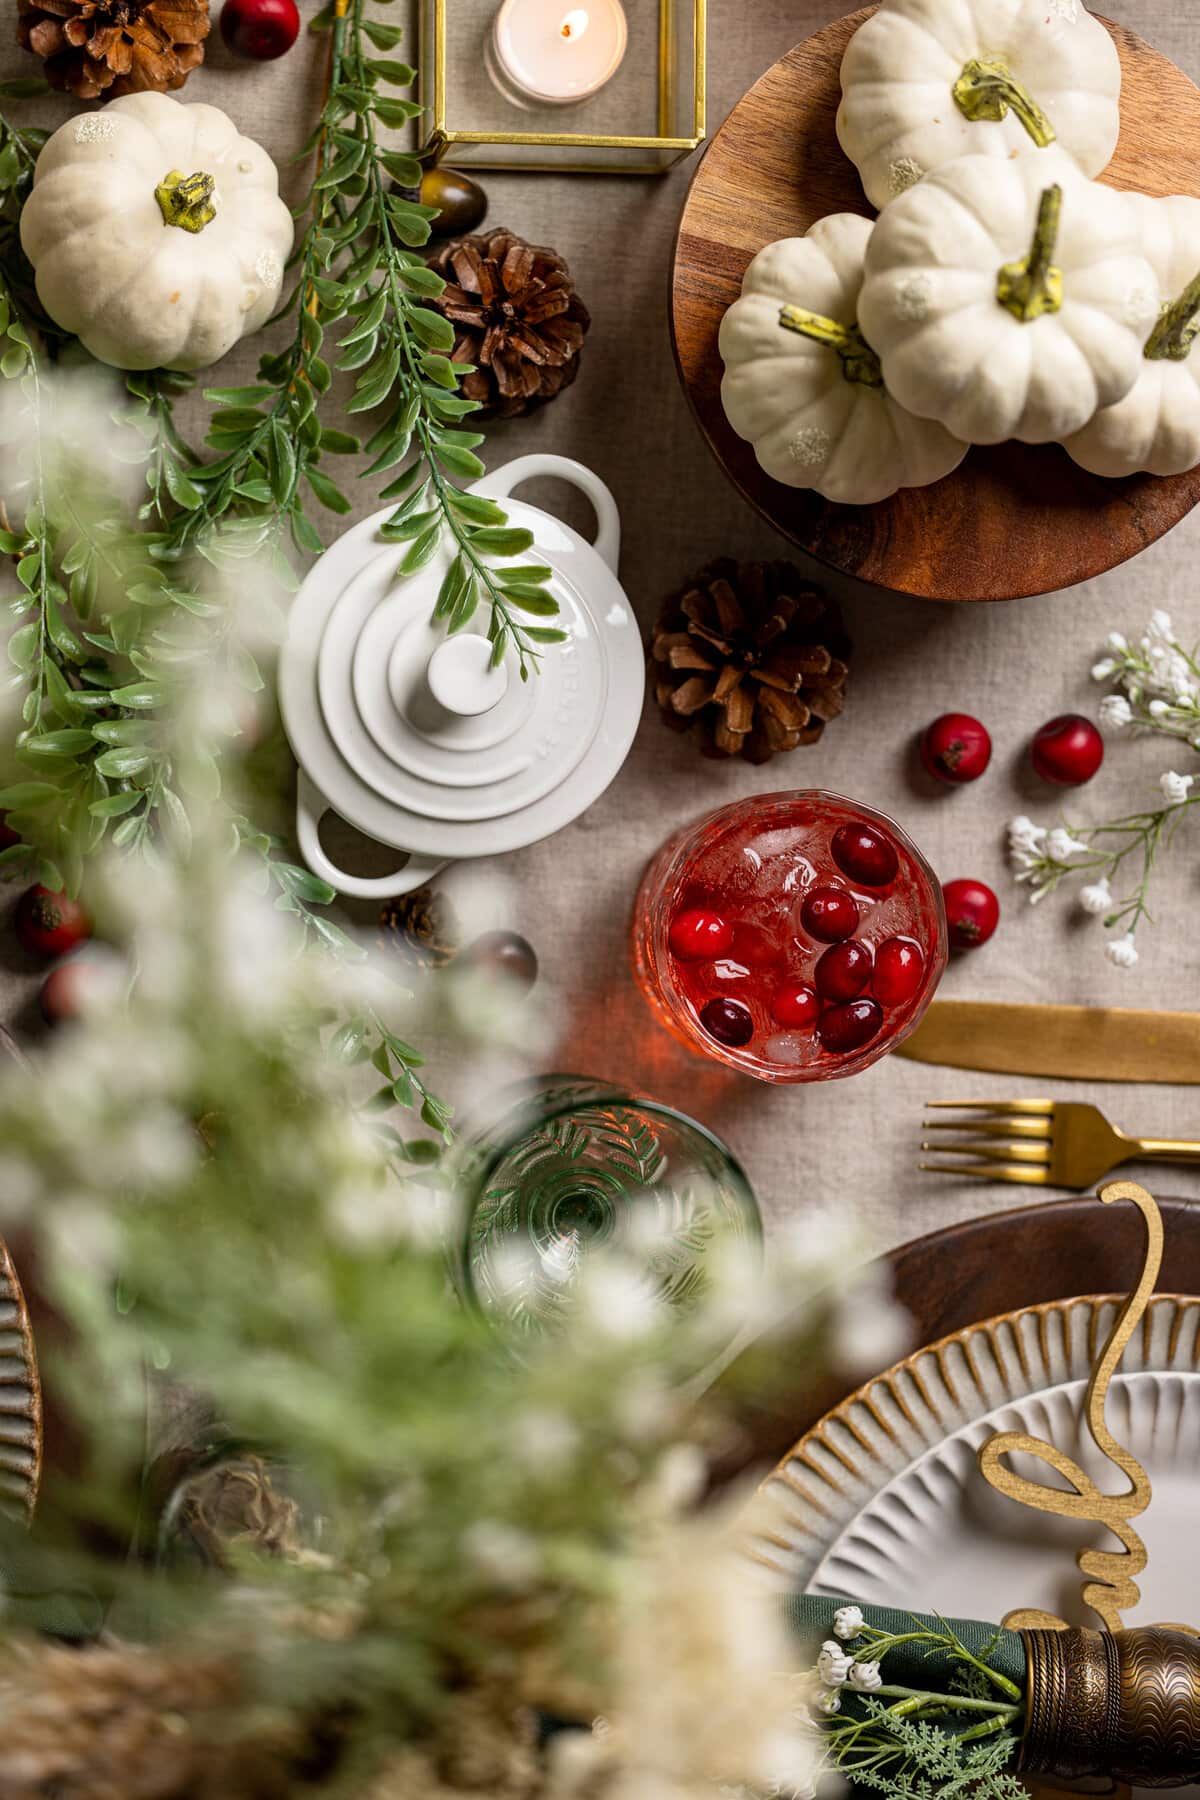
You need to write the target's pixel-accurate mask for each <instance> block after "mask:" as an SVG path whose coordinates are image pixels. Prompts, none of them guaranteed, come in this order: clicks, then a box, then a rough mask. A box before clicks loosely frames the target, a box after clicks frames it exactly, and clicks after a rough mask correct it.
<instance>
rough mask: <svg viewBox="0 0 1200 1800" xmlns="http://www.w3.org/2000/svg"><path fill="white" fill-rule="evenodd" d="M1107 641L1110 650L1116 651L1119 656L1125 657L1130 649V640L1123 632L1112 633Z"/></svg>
mask: <svg viewBox="0 0 1200 1800" xmlns="http://www.w3.org/2000/svg"><path fill="white" fill-rule="evenodd" d="M1105 641H1106V643H1107V644H1108V647H1109V649H1110V650H1115V651H1116V652H1117V654H1118V655H1119V656H1123V655H1124V654H1125V652H1126V651H1127V650H1128V648H1129V639H1128V638H1127V637H1126V636H1125V634H1124V633H1123V632H1121V631H1110V632H1109V634H1108V637H1107V639H1106V640H1105Z"/></svg>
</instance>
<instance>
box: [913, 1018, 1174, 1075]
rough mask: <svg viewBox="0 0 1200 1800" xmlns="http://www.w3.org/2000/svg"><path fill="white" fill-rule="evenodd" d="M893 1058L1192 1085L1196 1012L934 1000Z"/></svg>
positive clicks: (1026, 1072) (1014, 1072)
mask: <svg viewBox="0 0 1200 1800" xmlns="http://www.w3.org/2000/svg"><path fill="white" fill-rule="evenodd" d="M896 1055H897V1056H909V1057H912V1059H913V1060H914V1061H915V1062H924V1063H944V1064H946V1065H947V1066H948V1067H950V1068H952V1069H985V1070H988V1071H990V1072H991V1073H993V1074H997V1075H1054V1076H1057V1077H1059V1078H1061V1079H1064V1080H1067V1081H1164V1082H1180V1083H1198V1082H1200V1013H1186V1012H1136V1011H1134V1010H1132V1009H1131V1008H1124V1007H1118V1006H1111V1007H1103V1006H1009V1005H1001V1004H998V1003H993V1002H990V1001H977V1000H935V1001H934V1003H933V1005H932V1006H931V1007H930V1008H929V1011H928V1012H927V1013H926V1014H925V1017H924V1018H923V1019H922V1021H921V1023H920V1025H918V1027H917V1029H916V1031H915V1032H914V1033H913V1035H912V1036H911V1037H910V1038H908V1039H907V1041H906V1042H905V1043H903V1044H901V1045H900V1046H899V1047H898V1049H897V1051H896Z"/></svg>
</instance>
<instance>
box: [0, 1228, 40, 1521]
mask: <svg viewBox="0 0 1200 1800" xmlns="http://www.w3.org/2000/svg"><path fill="white" fill-rule="evenodd" d="M41 1472H42V1390H41V1386H40V1383H39V1381H38V1370H37V1357H36V1354H35V1352H34V1346H33V1331H32V1328H31V1326H30V1323H29V1313H28V1310H27V1308H26V1305H25V1296H24V1295H23V1294H22V1292H21V1284H20V1282H19V1281H18V1280H17V1272H16V1270H15V1268H14V1267H13V1261H12V1258H11V1256H10V1255H9V1253H8V1251H7V1249H6V1248H5V1246H4V1244H3V1242H2V1241H0V1511H3V1512H4V1513H7V1514H8V1515H9V1517H11V1518H17V1519H21V1520H29V1519H31V1518H32V1517H33V1509H34V1505H35V1503H36V1501H37V1492H38V1482H39V1480H40V1478H41Z"/></svg>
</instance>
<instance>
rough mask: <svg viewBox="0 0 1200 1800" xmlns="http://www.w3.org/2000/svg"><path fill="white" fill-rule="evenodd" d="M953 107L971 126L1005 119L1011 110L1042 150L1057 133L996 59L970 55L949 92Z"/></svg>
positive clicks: (1031, 97) (1013, 77)
mask: <svg viewBox="0 0 1200 1800" xmlns="http://www.w3.org/2000/svg"><path fill="white" fill-rule="evenodd" d="M950 91H951V93H952V94H953V95H954V104H955V105H956V106H957V107H958V110H959V112H960V113H962V114H963V116H964V118H967V119H970V120H971V121H972V123H976V122H978V121H979V120H980V119H1004V118H1007V117H1008V111H1009V108H1010V107H1011V108H1012V110H1013V112H1015V113H1016V115H1017V117H1018V119H1020V121H1021V123H1022V125H1023V126H1024V127H1025V129H1026V131H1027V132H1028V133H1029V135H1030V137H1031V138H1032V139H1033V141H1034V143H1035V144H1037V145H1038V146H1039V147H1040V148H1041V149H1043V150H1044V149H1045V148H1046V145H1047V144H1052V143H1053V142H1054V140H1055V138H1056V137H1057V136H1058V133H1057V132H1056V131H1055V129H1054V127H1053V125H1052V124H1051V123H1050V121H1049V119H1048V118H1047V117H1046V115H1045V113H1044V112H1043V111H1042V109H1041V107H1040V106H1039V105H1038V103H1037V101H1036V100H1035V99H1034V97H1033V95H1032V94H1031V93H1030V92H1029V91H1028V89H1026V88H1023V87H1022V86H1021V84H1020V82H1019V81H1018V80H1017V78H1016V76H1015V75H1014V74H1013V72H1012V70H1011V69H1010V68H1009V66H1008V64H1007V63H1006V62H1005V61H1004V60H1003V58H1002V57H999V56H973V57H972V58H971V60H970V62H968V63H964V64H963V72H962V74H961V75H960V76H959V78H958V80H957V81H956V82H955V84H954V86H953V88H952V89H951V90H950Z"/></svg>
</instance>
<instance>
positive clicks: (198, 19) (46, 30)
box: [17, 0, 210, 100]
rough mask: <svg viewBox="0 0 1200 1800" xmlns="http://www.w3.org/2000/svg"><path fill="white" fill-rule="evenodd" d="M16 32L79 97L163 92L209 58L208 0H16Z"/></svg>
mask: <svg viewBox="0 0 1200 1800" xmlns="http://www.w3.org/2000/svg"><path fill="white" fill-rule="evenodd" d="M18 9H19V10H18V16H17V38H18V40H19V42H20V43H21V44H22V45H23V46H24V48H25V49H26V50H32V51H33V53H34V55H35V56H40V57H42V58H43V60H44V61H45V64H46V78H47V80H48V81H49V82H50V83H51V85H52V86H53V87H56V88H69V89H70V91H71V92H72V93H73V94H75V95H77V96H78V98H79V99H80V100H115V99H116V98H117V97H118V96H119V95H121V94H141V93H146V92H151V93H159V94H162V93H165V92H166V90H167V89H168V88H179V87H182V86H183V84H184V82H185V81H186V80H187V78H188V72H189V70H191V69H194V68H196V67H197V66H198V65H199V64H200V63H202V62H203V61H204V39H205V38H206V37H207V36H208V31H209V24H210V20H209V17H208V0H18Z"/></svg>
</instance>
